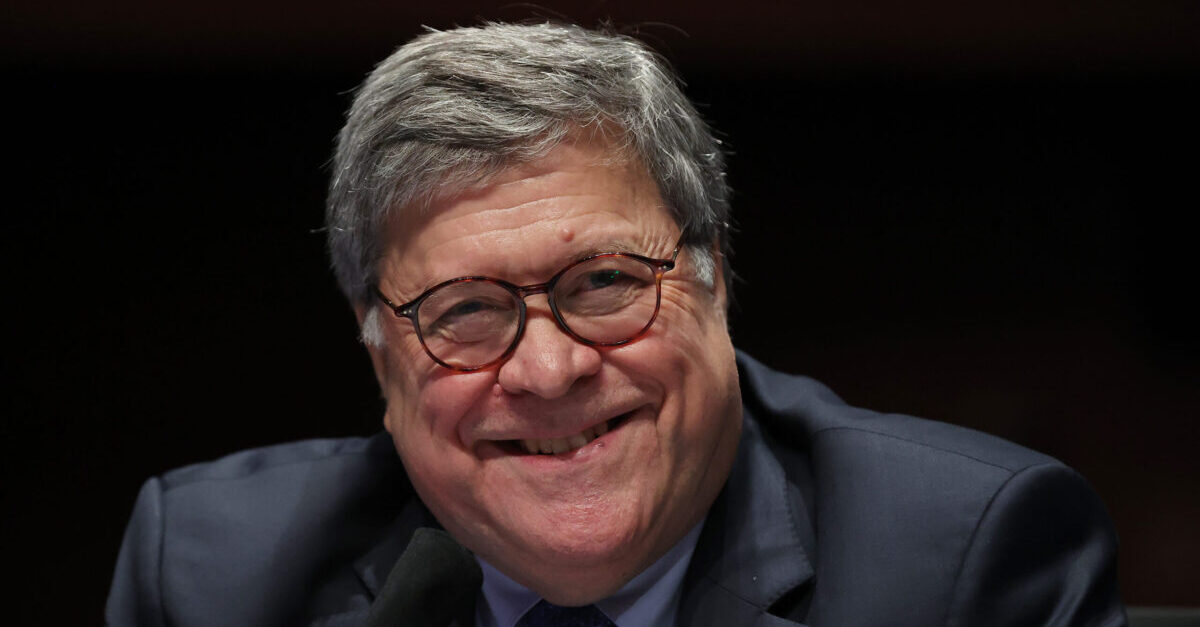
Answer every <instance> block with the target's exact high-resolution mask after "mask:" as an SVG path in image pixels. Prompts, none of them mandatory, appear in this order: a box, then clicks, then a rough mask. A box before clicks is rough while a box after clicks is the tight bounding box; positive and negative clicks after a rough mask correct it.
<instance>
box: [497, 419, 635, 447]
mask: <svg viewBox="0 0 1200 627" xmlns="http://www.w3.org/2000/svg"><path fill="white" fill-rule="evenodd" d="M632 413H633V412H627V413H624V414H621V415H620V416H617V417H616V418H612V419H610V420H606V421H604V422H601V423H598V424H596V425H593V426H591V427H588V428H586V429H584V430H583V431H580V432H579V433H576V434H574V435H571V436H567V437H563V438H547V439H536V438H526V439H521V440H510V442H511V443H512V444H514V445H516V446H517V447H519V448H520V449H521V450H522V451H524V452H525V453H529V454H533V455H561V454H562V453H570V452H571V451H574V450H577V449H580V448H583V447H584V446H586V445H587V444H588V443H590V442H591V441H592V440H595V439H596V438H598V437H600V436H602V435H604V434H605V433H608V432H609V431H611V430H612V429H614V428H616V427H617V426H618V425H620V424H621V423H622V422H624V421H625V419H626V418H628V417H629V416H630V414H632Z"/></svg>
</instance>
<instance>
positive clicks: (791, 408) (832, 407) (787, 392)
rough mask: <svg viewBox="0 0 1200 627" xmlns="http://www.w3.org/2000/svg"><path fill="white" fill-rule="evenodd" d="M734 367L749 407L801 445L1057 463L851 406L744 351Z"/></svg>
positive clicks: (939, 426) (1005, 465) (1008, 463)
mask: <svg viewBox="0 0 1200 627" xmlns="http://www.w3.org/2000/svg"><path fill="white" fill-rule="evenodd" d="M738 371H739V374H740V376H741V377H742V395H743V403H744V404H745V405H746V407H747V409H749V410H750V412H751V413H752V414H753V415H754V416H755V418H757V419H758V420H759V422H761V423H763V425H764V428H765V429H766V430H767V431H769V432H771V433H772V434H774V435H776V437H781V438H782V439H784V440H786V441H789V442H793V443H797V441H799V442H798V443H800V444H803V445H804V446H805V447H811V446H815V445H817V444H818V443H820V442H830V443H831V442H835V441H836V442H843V443H850V442H853V443H856V444H858V445H873V446H885V447H886V446H906V447H919V448H921V449H923V451H924V454H925V455H926V456H942V455H949V456H956V457H961V458H964V459H966V460H973V461H974V462H977V463H979V464H984V465H989V466H994V467H996V468H999V469H1004V470H1007V471H1009V472H1016V471H1019V470H1021V469H1023V468H1027V467H1030V466H1034V465H1038V464H1058V463H1059V462H1058V461H1057V460H1055V459H1054V458H1053V457H1050V456H1048V455H1044V454H1042V453H1038V452H1037V451H1033V450H1031V449H1028V448H1025V447H1023V446H1021V445H1019V444H1014V443H1013V442H1010V441H1008V440H1005V439H1003V438H999V437H996V436H994V435H989V434H986V433H981V432H979V431H975V430H972V429H968V428H966V427H961V426H958V425H953V424H949V423H945V422H938V421H934V420H926V419H922V418H916V417H913V416H907V415H903V414H895V413H882V412H877V411H871V410H868V409H862V408H859V407H853V406H851V405H848V404H847V403H846V402H845V401H843V400H842V399H841V398H840V397H838V395H837V394H835V393H834V392H833V391H832V390H830V389H829V388H828V387H826V386H825V385H824V384H822V383H820V382H818V381H816V380H814V379H811V378H809V377H803V376H797V375H790V374H784V373H782V372H778V371H775V370H772V369H770V368H768V367H767V366H764V365H763V364H762V363H760V362H758V361H756V360H754V359H753V358H752V357H749V356H748V355H746V354H744V353H739V355H738ZM868 443H871V444H868Z"/></svg>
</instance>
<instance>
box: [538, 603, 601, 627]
mask: <svg viewBox="0 0 1200 627" xmlns="http://www.w3.org/2000/svg"><path fill="white" fill-rule="evenodd" d="M517 627H617V626H616V624H615V623H613V622H612V621H611V620H608V617H607V616H605V615H604V614H603V613H602V612H600V610H598V609H596V606H595V605H585V606H583V607H563V606H561V605H554V604H553V603H547V602H546V601H538V604H537V605H535V606H533V608H532V609H530V610H529V611H528V612H525V615H524V616H522V617H521V620H519V621H517Z"/></svg>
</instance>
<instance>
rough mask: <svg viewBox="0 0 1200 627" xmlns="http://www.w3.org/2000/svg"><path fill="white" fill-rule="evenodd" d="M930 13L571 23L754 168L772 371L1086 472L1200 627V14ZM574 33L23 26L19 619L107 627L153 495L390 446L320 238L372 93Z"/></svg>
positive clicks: (133, 21)
mask: <svg viewBox="0 0 1200 627" xmlns="http://www.w3.org/2000/svg"><path fill="white" fill-rule="evenodd" d="M256 6H257V5H256ZM689 6H690V5H689ZM906 6H907V7H908V9H911V10H905V11H903V12H901V11H900V10H898V9H894V8H892V9H888V8H884V7H882V6H855V7H850V8H847V9H845V11H834V10H832V9H828V8H824V9H822V8H820V7H816V6H813V7H792V8H782V7H780V6H776V5H766V4H764V5H762V6H757V5H753V4H752V5H747V6H745V7H738V8H736V9H734V8H731V7H725V6H713V7H708V8H706V9H705V10H704V11H699V10H688V9H685V8H682V7H674V6H664V7H663V8H661V9H645V8H643V9H637V10H634V9H628V8H626V9H622V8H621V7H618V6H611V5H598V6H596V5H590V4H588V5H586V6H585V5H584V4H583V3H580V4H578V5H573V6H566V7H560V8H561V9H562V10H563V12H564V13H565V14H566V15H568V16H571V17H573V18H576V19H579V20H581V21H583V22H585V23H594V22H595V21H596V19H597V18H598V17H600V16H602V15H613V16H614V17H615V18H616V19H617V20H618V22H619V23H622V24H634V23H642V24H643V26H642V27H641V28H640V30H641V32H642V33H643V34H644V36H646V37H648V38H649V39H650V40H651V41H652V42H654V43H655V44H656V45H657V46H659V47H660V48H661V49H663V50H664V51H665V52H666V53H667V55H668V56H669V57H670V59H671V60H672V62H673V63H674V64H675V65H676V66H677V67H678V68H679V69H680V70H681V72H682V73H683V74H684V75H685V77H686V78H687V81H688V85H687V91H688V92H689V94H690V95H691V96H692V97H693V98H694V99H695V100H697V101H698V102H699V103H700V104H701V108H702V110H703V112H704V114H705V115H706V116H707V117H708V118H709V119H710V120H711V121H712V122H713V123H714V125H715V126H716V127H717V128H718V129H720V130H721V132H722V133H723V136H724V139H725V141H726V142H727V144H728V145H729V146H730V147H731V149H732V152H733V157H732V161H731V172H730V178H731V181H732V183H733V186H734V187H735V189H736V191H737V195H736V197H735V212H736V213H735V215H736V216H737V228H738V231H739V232H738V234H737V236H736V238H735V249H736V250H735V252H736V254H735V257H734V260H733V262H734V267H735V270H736V271H737V273H738V275H739V276H740V280H739V282H738V284H737V286H736V299H737V304H736V305H735V312H734V316H733V333H734V337H735V341H736V343H737V344H738V345H739V346H740V347H741V348H743V349H745V350H747V351H749V352H750V353H752V354H754V355H756V356H757V357H759V358H760V359H762V360H764V361H766V362H767V363H768V364H770V365H772V366H775V367H777V368H781V369H784V370H788V371H792V372H800V373H805V374H810V375H812V376H815V377H817V378H819V379H821V380H823V381H825V382H827V383H829V384H830V385H831V386H832V387H833V388H834V389H835V390H836V391H838V392H839V393H841V394H842V395H843V396H844V397H846V398H847V399H848V400H849V401H851V402H853V403H856V404H862V405H866V406H870V407H873V408H877V409H883V410H891V411H900V412H907V413H913V414H918V415H922V416H927V417H931V418H936V419H941V420H947V421H950V422H956V423H959V424H964V425H967V426H971V427H974V428H979V429H983V430H985V431H989V432H992V433H996V434H998V435H1001V436H1004V437H1007V438H1009V439H1012V440H1014V441H1017V442H1019V443H1022V444H1025V445H1028V446H1031V447H1034V448H1037V449H1040V450H1043V451H1045V452H1048V453H1050V454H1052V455H1055V456H1057V457H1059V458H1061V459H1063V460H1064V461H1066V462H1067V463H1068V464H1071V465H1073V466H1075V467H1076V468H1078V469H1079V470H1080V471H1082V472H1083V473H1084V475H1085V476H1087V477H1089V478H1090V479H1091V481H1092V482H1093V484H1094V485H1095V486H1096V488H1097V490H1098V491H1099V492H1100V494H1101V495H1102V497H1103V498H1104V499H1105V501H1106V503H1107V504H1108V506H1109V508H1110V510H1111V511H1112V513H1113V516H1114V518H1115V520H1116V523H1117V527H1118V532H1119V533H1120V535H1121V540H1122V551H1123V553H1122V556H1121V564H1120V568H1121V571H1120V574H1121V578H1122V586H1123V589H1124V591H1125V596H1126V600H1127V601H1128V602H1130V603H1134V604H1140V605H1147V604H1186V605H1200V595H1198V593H1197V590H1200V579H1198V578H1197V574H1196V569H1195V565H1196V564H1200V538H1198V535H1197V533H1196V532H1195V527H1196V525H1197V523H1198V521H1200V499H1197V498H1196V497H1195V491H1194V488H1193V487H1192V485H1193V484H1195V483H1196V480H1197V479H1200V463H1198V462H1197V455H1196V453H1195V451H1196V447H1197V444H1200V437H1198V435H1197V427H1196V426H1195V424H1196V420H1197V419H1198V418H1200V332H1198V331H1197V325H1196V320H1197V314H1200V309H1198V308H1197V306H1196V305H1195V303H1194V302H1193V297H1192V294H1193V292H1195V290H1196V286H1195V284H1196V279H1195V276H1196V269H1197V263H1196V252H1195V251H1196V247H1195V244H1194V242H1195V231H1194V230H1192V228H1191V222H1192V220H1191V215H1192V214H1193V213H1194V212H1195V211H1196V207H1197V194H1196V193H1195V191H1194V185H1195V179H1196V175H1195V171H1196V162H1197V159H1196V146H1197V143H1196V140H1197V139H1200V135H1198V134H1197V123H1196V120H1195V117H1196V113H1195V112H1196V111H1197V110H1200V106H1198V105H1200V99H1198V98H1197V96H1196V95H1195V94H1194V92H1193V90H1194V89H1195V88H1196V87H1198V85H1197V83H1198V82H1200V80H1197V76H1198V75H1197V72H1196V71H1197V69H1198V68H1200V52H1197V51H1196V48H1195V47H1194V41H1195V36H1196V35H1197V34H1200V30H1198V29H1197V28H1196V27H1197V24H1200V20H1198V19H1197V15H1196V11H1195V10H1194V8H1193V7H1192V6H1190V5H1189V4H1187V3H1176V4H1170V3H1160V4H1155V5H1153V6H1149V7H1146V6H1141V7H1138V6H1137V5H1135V4H1134V3H1132V2H1130V3H1126V4H1122V3H1113V2H1110V3H1108V4H1101V5H1097V6H1095V7H1092V8H1090V9H1089V10H1088V12H1087V13H1086V14H1084V13H1079V14H1074V13H1072V12H1071V11H1069V10H1067V9H1062V8H1059V9H1039V11H1040V13H1037V14H1034V15H1028V14H1025V13H1021V12H1020V11H1019V10H1018V9H1017V8H1008V9H999V8H993V9H988V10H985V9H984V8H977V9H971V10H964V9H962V8H955V7H953V6H952V5H950V4H948V3H947V4H945V5H941V4H938V3H937V2H928V3H926V4H918V5H906ZM355 11H357V12H358V13H355ZM545 12H547V11H546V10H544V9H530V8H529V7H525V6H521V7H512V6H510V7H507V8H503V9H496V10H492V9H489V8H480V7H475V6H467V5H462V6H459V5H458V4H455V3H449V5H447V6H443V7H441V8H439V9H436V10H433V11H432V14H431V15H424V14H421V13H420V12H418V11H417V9H415V8H411V7H410V8H396V7H387V6H383V5H362V6H359V7H351V8H347V9H343V10H340V11H339V12H337V13H333V12H332V9H327V8H323V7H319V6H317V5H315V4H313V5H309V4H304V3H300V4H288V5H287V6H286V7H285V6H283V5H279V6H276V5H272V4H265V5H263V6H262V8H254V9H246V8H240V9H237V10H235V9H234V8H233V5H232V4H229V5H216V6H214V7H212V8H210V9H207V10H205V12H203V13H201V12H199V10H197V12H196V13H189V12H187V10H185V9H163V8H157V7H156V5H155V6H152V5H150V4H148V3H145V4H139V3H137V2H132V1H131V2H130V3H128V4H127V5H118V6H117V7H116V8H115V9H113V10H111V11H106V10H102V9H99V8H95V7H90V6H88V5H84V4H76V5H70V4H68V5H66V6H65V7H59V8H57V9H50V8H41V9H36V8H32V7H19V8H18V10H17V11H16V12H15V18H14V20H11V21H9V22H8V24H7V26H5V28H6V29H8V30H7V32H0V35H4V37H0V39H3V40H4V43H3V44H2V45H3V47H2V48H0V52H3V54H4V56H3V66H2V69H3V70H4V74H5V77H6V79H7V80H6V81H5V83H6V84H7V86H8V89H7V90H6V91H7V95H6V96H5V97H4V104H3V107H4V110H5V112H6V115H5V120H6V122H7V129H6V133H5V135H6V139H7V140H8V141H7V142H6V145H7V147H8V151H7V152H8V159H7V160H6V161H7V162H8V165H7V166H6V167H5V172H6V177H5V178H6V179H7V183H6V185H5V187H6V188H7V190H8V194H7V198H6V200H7V202H6V211H5V220H4V224H5V228H4V229H3V232H4V240H3V241H4V250H5V264H4V269H5V276H6V278H7V280H6V282H5V283H6V285H5V292H6V294H7V295H8V298H6V299H5V309H6V310H7V311H8V313H9V315H10V321H9V322H8V324H7V325H6V330H5V335H6V345H7V347H6V351H5V355H6V356H5V371H6V375H7V376H6V379H7V380H8V382H9V384H10V386H11V391H10V392H9V393H8V394H6V395H5V396H6V401H7V404H8V406H9V407H8V409H7V411H6V412H5V415H4V423H3V424H4V427H3V428H4V434H5V437H4V438H3V446H4V451H3V453H4V455H3V468H4V492H3V500H4V504H5V516H4V533H5V535H4V537H5V539H6V542H5V544H6V546H7V547H8V549H7V551H6V553H7V554H8V555H11V556H14V557H15V558H16V560H15V562H12V563H13V564H15V565H17V566H16V568H14V571H15V572H19V573H21V574H22V577H23V581H24V583H23V584H18V585H19V591H20V592H21V595H20V596H21V597H23V598H24V599H25V601H24V603H23V604H22V605H21V607H20V609H19V610H18V616H20V617H23V618H26V619H33V618H34V617H37V618H38V619H39V622H40V623H47V622H49V623H51V624H57V623H59V622H62V623H67V622H68V621H70V622H71V623H77V622H78V623H83V622H95V621H96V620H97V616H98V615H99V613H100V611H101V607H102V604H103V600H104V595H105V592H106V588H107V584H108V578H109V577H110V575H111V568H112V565H113V561H114V559H115V556H116V550H117V546H118V544H119V541H120V535H121V531H122V528H123V525H124V523H125V520H126V517H127V516H128V513H129V509H130V507H131V506H132V503H133V498H134V496H135V494H136V491H137V488H138V485H139V484H140V482H141V481H142V480H144V479H145V478H146V477H148V476H150V475H152V474H155V473H159V472H162V471H164V470H166V469H168V468H171V467H175V466H178V465H182V464H186V463H191V462H196V461H201V460H205V459H210V458H212V457H215V456H219V455H222V454H225V453H228V452H231V451H234V450H237V449H240V448H244V447H249V446H255V445H262V444H267V443H272V442H278V441H283V440H291V439H298V438H308V437H326V436H341V435H349V434H366V433H370V432H372V431H374V430H375V429H377V428H378V424H379V416H380V411H381V405H380V402H379V401H378V400H377V394H376V391H375V389H374V385H375V384H374V381H373V378H372V376H371V374H370V371H369V364H368V361H367V359H366V357H365V352H364V351H363V350H362V348H361V347H360V346H359V345H357V344H356V342H355V329H354V323H353V318H352V316H351V314H350V312H349V310H348V308H347V307H346V306H345V304H344V303H343V302H342V301H341V298H340V295H339V294H338V292H337V289H336V287H335V286H334V283H333V279H332V278H331V276H330V275H329V273H328V272H327V270H326V265H327V264H326V261H325V258H324V256H323V255H324V253H323V246H324V244H323V239H322V236H321V234H320V233H319V232H317V230H318V229H319V228H320V225H321V212H322V203H323V191H324V185H325V181H326V174H327V171H326V168H325V162H326V159H327V154H328V150H329V147H330V146H331V141H332V137H333V135H334V134H335V133H336V131H337V129H338V127H339V125H340V117H341V112H342V111H343V110H344V109H345V107H346V106H347V104H348V102H349V95H348V93H347V92H348V91H349V90H351V89H352V88H353V87H354V86H355V85H356V84H357V82H358V81H359V80H360V78H361V77H362V76H363V75H364V74H365V73H366V72H367V71H368V70H369V69H370V67H371V65H372V64H373V63H374V62H375V61H377V60H378V59H380V58H382V57H383V56H384V55H386V53H387V52H388V51H389V50H390V49H391V47H393V46H394V45H396V44H398V43H400V42H402V41H404V40H405V39H407V38H408V37H410V36H411V35H412V34H414V33H416V32H417V31H418V26H419V24H421V23H427V24H432V25H435V26H449V25H451V24H453V23H456V22H457V23H472V22H474V21H475V17H476V16H477V15H484V16H488V17H499V18H514V17H521V16H528V15H530V14H536V13H545ZM643 13H648V14H643ZM648 20H649V21H665V22H668V23H670V24H673V25H675V26H672V27H667V26H660V25H653V24H644V23H645V22H646V21H648ZM1189 44H1192V45H1189ZM47 617H62V619H61V620H59V619H58V618H55V619H53V620H48V618H47Z"/></svg>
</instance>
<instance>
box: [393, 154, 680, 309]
mask: <svg viewBox="0 0 1200 627" xmlns="http://www.w3.org/2000/svg"><path fill="white" fill-rule="evenodd" d="M401 214H402V216H401V217H399V218H397V219H396V220H393V222H392V223H391V224H390V225H389V229H388V232H387V240H386V241H387V249H386V251H385V254H384V258H383V262H382V267H381V268H380V270H381V272H380V276H381V280H382V281H384V282H385V283H390V284H392V285H394V286H395V287H396V288H397V289H400V290H403V291H402V293H404V295H405V296H410V295H412V294H411V291H412V290H417V289H418V288H421V287H422V286H424V287H428V286H429V285H431V284H433V283H436V282H439V281H442V280H446V279H449V278H454V277H457V276H466V275H472V274H487V275H489V276H495V277H497V278H504V279H506V280H510V281H514V282H521V281H524V282H536V281H541V280H545V279H546V278H548V274H547V273H553V271H555V270H557V269H558V267H559V266H561V265H562V264H564V263H566V262H568V261H570V260H571V259H572V258H574V257H578V256H580V255H581V254H585V253H590V252H602V251H611V250H627V251H629V252H636V253H639V254H645V255H651V256H664V255H665V254H666V253H669V252H670V247H671V246H672V245H673V244H674V242H675V238H676V237H677V235H678V229H677V227H676V226H675V223H674V220H673V219H672V218H671V216H670V214H669V213H668V211H667V210H666V208H665V207H664V205H663V202H662V199H661V196H660V195H659V193H658V189H657V186H656V185H655V183H654V181H653V179H652V178H651V177H650V175H649V174H648V172H647V171H646V169H645V168H644V167H643V166H642V165H641V164H640V162H638V161H636V160H632V159H614V158H612V156H611V153H609V152H607V151H604V150H602V149H599V148H596V147H594V146H591V145H587V144H584V145H575V144H564V145H562V146H559V147H558V148H556V149H554V150H553V151H551V153H550V154H548V155H547V156H546V157H544V158H542V159H539V160H537V161H534V162H532V163H529V164H524V165H521V166H517V167H514V168H511V169H509V170H506V171H504V172H502V173H501V174H500V175H498V176H497V177H494V178H493V179H491V180H490V181H489V182H488V183H487V184H485V185H483V186H479V187H477V188H474V189H471V190H468V191H465V192H463V193H460V194H455V195H452V196H449V197H446V198H442V199H439V200H436V201H434V202H433V203H432V204H431V205H430V206H429V208H428V209H427V210H425V211H421V212H401Z"/></svg>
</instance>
